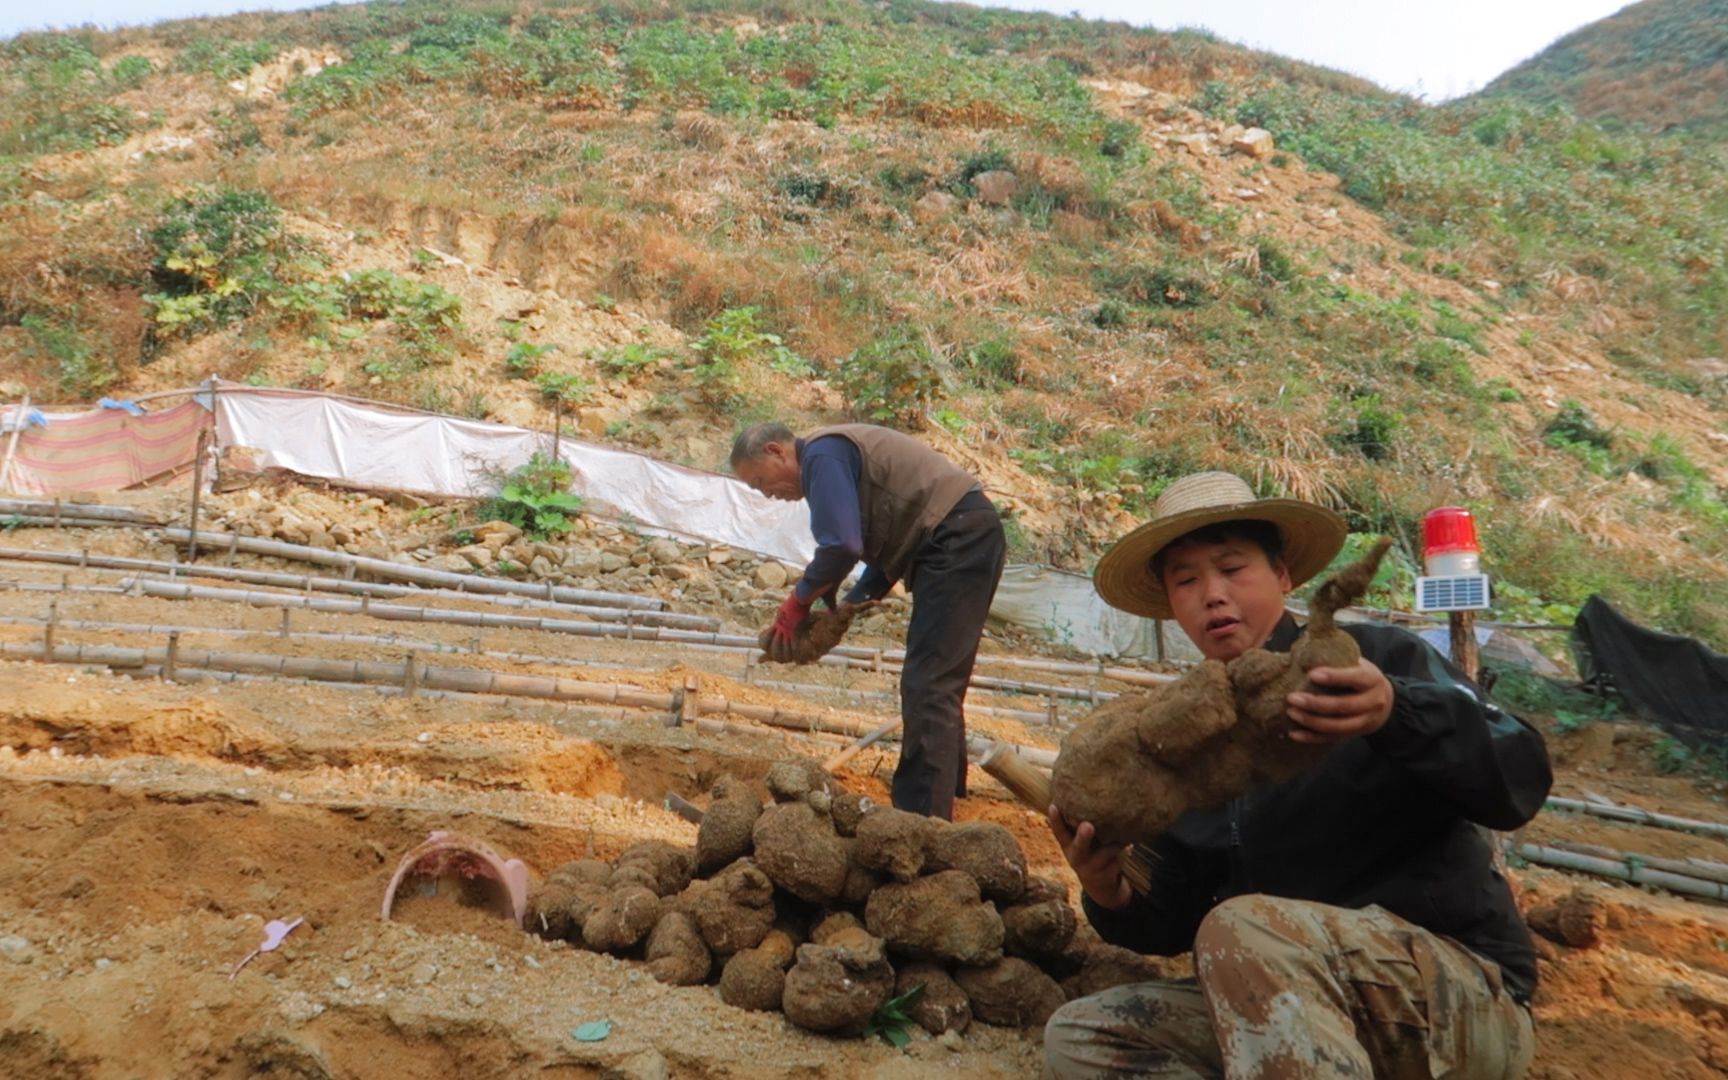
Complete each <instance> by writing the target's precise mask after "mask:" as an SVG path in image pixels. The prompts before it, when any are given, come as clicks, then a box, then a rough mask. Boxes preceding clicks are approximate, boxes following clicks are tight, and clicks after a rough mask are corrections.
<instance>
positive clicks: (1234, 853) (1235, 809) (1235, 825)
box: [1230, 795, 1254, 893]
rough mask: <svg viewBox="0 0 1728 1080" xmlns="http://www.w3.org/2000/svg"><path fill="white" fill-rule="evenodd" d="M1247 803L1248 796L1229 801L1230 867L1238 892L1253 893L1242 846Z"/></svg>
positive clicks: (1245, 853) (1246, 852) (1245, 854)
mask: <svg viewBox="0 0 1728 1080" xmlns="http://www.w3.org/2000/svg"><path fill="white" fill-rule="evenodd" d="M1247 801H1248V796H1246V795H1238V796H1236V798H1234V799H1231V800H1230V866H1231V869H1232V870H1233V871H1234V873H1233V874H1232V875H1231V876H1232V877H1234V878H1235V879H1236V882H1237V884H1238V885H1239V887H1240V892H1242V893H1249V892H1253V891H1254V882H1253V880H1252V879H1251V878H1250V877H1249V875H1248V851H1247V849H1246V848H1244V847H1243V846H1242V811H1243V808H1244V805H1245V804H1246V803H1247Z"/></svg>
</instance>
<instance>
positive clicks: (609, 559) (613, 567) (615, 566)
mask: <svg viewBox="0 0 1728 1080" xmlns="http://www.w3.org/2000/svg"><path fill="white" fill-rule="evenodd" d="M629 565H630V560H629V559H626V558H624V557H623V556H622V555H615V554H613V553H612V552H610V551H608V552H605V553H604V554H602V555H601V556H600V572H601V573H602V574H610V573H614V572H615V571H618V570H622V569H624V568H625V567H626V566H629Z"/></svg>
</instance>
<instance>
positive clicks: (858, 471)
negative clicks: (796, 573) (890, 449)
mask: <svg viewBox="0 0 1728 1080" xmlns="http://www.w3.org/2000/svg"><path fill="white" fill-rule="evenodd" d="M798 447H799V455H800V456H799V483H800V484H801V485H802V486H803V489H804V501H805V502H806V503H807V504H809V506H810V532H811V533H812V534H814V535H815V537H816V554H815V555H814V556H813V557H812V558H811V559H810V565H809V566H806V567H805V568H804V576H803V577H802V578H800V579H799V580H798V584H797V585H796V586H795V588H796V591H797V593H798V599H800V600H802V601H804V602H805V603H811V602H813V601H814V600H815V599H816V598H817V597H819V596H821V595H822V594H824V593H827V592H830V591H832V590H833V589H835V588H837V587H838V586H839V585H840V583H841V582H842V581H845V580H846V575H847V574H850V573H851V572H852V568H853V567H854V566H857V565H858V560H859V559H861V558H863V557H864V516H863V512H862V509H861V507H860V505H859V501H858V485H859V483H860V482H861V477H862V476H863V472H864V456H863V454H861V453H860V452H859V450H858V447H857V446H856V445H854V444H853V442H852V440H851V439H847V438H843V437H841V436H839V435H827V436H824V437H822V438H820V439H815V440H813V441H811V442H808V443H806V442H804V441H803V440H799V443H798ZM893 587H894V583H893V582H892V581H889V580H888V579H887V577H886V576H884V575H883V574H882V572H881V571H880V570H877V569H876V568H875V567H873V566H866V567H865V568H864V573H863V575H862V576H861V577H860V578H859V579H858V584H857V585H855V586H853V588H852V591H851V592H849V593H847V594H846V599H847V600H848V601H849V602H851V603H857V602H858V601H861V600H875V599H878V598H879V597H882V596H884V595H886V594H887V592H888V590H889V589H891V588H893Z"/></svg>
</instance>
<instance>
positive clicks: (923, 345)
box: [838, 327, 942, 430]
mask: <svg viewBox="0 0 1728 1080" xmlns="http://www.w3.org/2000/svg"><path fill="white" fill-rule="evenodd" d="M838 384H839V387H840V392H841V393H842V394H844V395H845V397H846V401H847V403H848V405H849V407H850V409H851V412H852V415H853V416H854V417H857V418H858V419H861V420H872V421H876V422H878V423H883V424H889V425H891V426H894V427H900V428H906V429H910V430H918V429H920V428H922V427H923V426H924V414H925V411H926V410H927V409H928V408H929V407H930V405H931V403H932V402H934V401H935V400H936V399H937V398H938V397H939V396H940V395H941V392H942V375H941V369H940V368H939V367H938V366H937V362H936V358H935V356H933V355H932V354H931V351H930V346H929V344H928V343H927V342H926V341H925V338H924V335H923V334H921V333H919V332H918V331H916V330H913V329H911V328H910V327H896V328H894V329H892V330H889V331H888V332H886V333H884V334H882V335H881V336H879V337H877V338H875V339H873V340H871V341H870V342H868V343H867V344H865V345H863V346H861V347H859V348H858V349H857V350H855V351H854V352H853V353H852V354H851V355H850V356H848V357H847V358H846V359H845V360H843V361H841V363H840V371H839V377H838Z"/></svg>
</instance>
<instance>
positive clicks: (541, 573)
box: [528, 555, 558, 578]
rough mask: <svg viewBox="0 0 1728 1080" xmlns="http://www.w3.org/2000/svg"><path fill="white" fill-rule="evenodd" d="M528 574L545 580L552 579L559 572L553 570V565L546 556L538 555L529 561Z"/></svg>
mask: <svg viewBox="0 0 1728 1080" xmlns="http://www.w3.org/2000/svg"><path fill="white" fill-rule="evenodd" d="M528 572H529V573H530V574H532V575H534V576H535V577H537V578H544V577H551V576H552V575H553V574H555V573H557V572H558V571H557V570H556V569H554V568H553V566H552V563H551V562H550V561H548V560H547V558H546V557H545V556H544V555H536V556H534V558H533V559H531V560H529V563H528Z"/></svg>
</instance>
